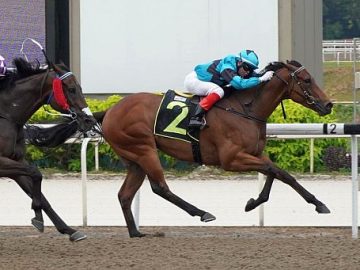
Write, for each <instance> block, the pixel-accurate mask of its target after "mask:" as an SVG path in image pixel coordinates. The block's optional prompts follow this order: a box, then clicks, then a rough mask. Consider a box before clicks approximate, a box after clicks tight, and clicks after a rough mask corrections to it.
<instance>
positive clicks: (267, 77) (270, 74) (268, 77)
mask: <svg viewBox="0 0 360 270" xmlns="http://www.w3.org/2000/svg"><path fill="white" fill-rule="evenodd" d="M273 75H274V71H267V72H265V74H264V75H262V76H261V77H259V81H260V82H266V81H270V80H271V78H272V77H273Z"/></svg>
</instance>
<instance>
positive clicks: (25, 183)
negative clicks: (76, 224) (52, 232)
mask: <svg viewBox="0 0 360 270" xmlns="http://www.w3.org/2000/svg"><path fill="white" fill-rule="evenodd" d="M14 180H15V181H16V183H17V184H18V185H19V186H20V187H21V189H22V190H23V191H24V192H25V193H26V194H27V195H28V196H29V197H30V198H32V182H31V179H30V178H29V177H26V176H19V177H16V178H15V179H14ZM41 204H42V206H43V210H44V212H45V213H46V214H47V216H48V217H49V218H50V220H51V221H52V222H53V224H54V225H55V227H56V229H57V230H58V231H59V232H60V233H61V234H67V235H69V239H70V241H80V240H83V239H85V238H86V235H85V234H84V233H82V232H80V231H76V230H74V229H72V228H71V227H69V226H68V225H66V223H65V222H64V221H63V220H62V219H61V218H60V217H59V215H58V214H57V213H56V212H55V210H54V209H53V208H52V207H51V205H50V203H49V202H48V201H47V199H46V198H45V196H44V195H42V196H41Z"/></svg>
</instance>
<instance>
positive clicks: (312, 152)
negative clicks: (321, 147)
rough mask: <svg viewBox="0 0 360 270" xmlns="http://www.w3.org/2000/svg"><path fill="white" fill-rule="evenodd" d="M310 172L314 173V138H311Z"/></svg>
mask: <svg viewBox="0 0 360 270" xmlns="http://www.w3.org/2000/svg"><path fill="white" fill-rule="evenodd" d="M310 173H314V138H311V139H310Z"/></svg>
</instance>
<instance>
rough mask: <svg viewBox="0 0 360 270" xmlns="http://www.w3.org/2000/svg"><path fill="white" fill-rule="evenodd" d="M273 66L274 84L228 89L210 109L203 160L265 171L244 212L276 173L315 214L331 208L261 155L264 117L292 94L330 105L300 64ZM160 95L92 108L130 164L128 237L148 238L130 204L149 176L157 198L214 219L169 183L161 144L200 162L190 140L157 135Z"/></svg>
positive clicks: (323, 110)
mask: <svg viewBox="0 0 360 270" xmlns="http://www.w3.org/2000/svg"><path fill="white" fill-rule="evenodd" d="M269 70H272V71H274V72H275V73H274V76H273V78H272V79H271V80H270V81H268V82H265V83H262V84H260V85H259V86H257V87H254V88H251V89H248V90H240V91H237V90H233V91H231V94H230V95H229V96H228V97H224V98H223V99H222V100H220V101H218V102H217V103H216V104H215V106H214V107H213V109H211V110H210V111H209V112H208V113H207V115H206V119H207V124H208V126H207V128H204V129H203V130H201V131H200V135H199V138H200V152H201V156H202V163H203V164H206V165H214V166H219V167H221V168H222V169H224V170H226V171H234V172H247V171H258V172H260V173H262V174H264V175H266V176H267V178H266V181H265V184H264V187H263V190H262V191H261V193H260V195H259V197H258V198H257V199H253V198H252V199H250V200H249V201H248V202H247V204H246V207H245V211H250V210H252V209H254V208H256V207H257V206H258V205H260V204H262V203H264V202H266V201H267V200H268V199H269V194H270V190H271V186H272V184H273V181H274V179H275V178H276V179H279V180H280V181H282V182H284V183H286V184H288V185H289V186H291V187H292V188H293V189H294V190H295V191H296V192H298V193H299V194H300V195H301V196H302V197H303V198H304V199H305V201H306V202H308V203H311V204H314V205H315V207H316V208H315V209H316V211H317V212H318V213H329V212H330V211H329V209H328V208H327V207H326V205H325V204H323V203H322V202H321V201H319V200H318V199H317V198H316V197H315V196H314V195H312V194H311V193H310V192H308V191H307V190H306V189H305V188H304V187H303V186H301V185H300V184H299V183H298V182H297V181H296V179H295V178H294V177H292V176H291V175H290V174H289V173H287V172H286V171H284V170H282V169H280V168H279V167H277V166H276V165H275V164H274V163H273V162H272V161H271V160H270V159H269V158H268V157H266V156H265V155H263V150H264V148H265V144H266V122H267V119H268V118H269V116H270V115H271V113H272V112H273V111H274V110H275V109H276V107H277V106H278V105H279V104H280V103H281V101H282V100H284V99H291V100H293V101H294V102H297V103H299V104H301V105H303V106H305V107H307V108H309V109H311V110H313V111H315V112H317V113H318V114H320V115H326V114H329V113H331V110H332V106H333V104H332V103H331V102H330V100H329V98H328V97H327V95H326V94H325V93H324V92H323V91H322V90H321V89H320V88H319V86H318V85H317V84H316V82H315V80H314V78H313V77H312V76H311V75H310V74H309V72H308V71H307V70H306V69H305V67H304V66H302V65H301V64H300V63H299V62H297V61H294V60H292V61H287V62H286V63H284V62H273V63H270V64H269V65H268V66H266V67H265V69H264V72H266V71H269ZM161 100H162V96H161V95H157V94H151V93H137V94H132V95H129V96H126V97H124V98H123V99H121V100H120V101H119V102H118V103H117V104H115V105H114V106H112V107H111V108H109V109H108V110H107V111H105V112H102V113H97V114H95V113H94V116H95V118H96V119H97V120H98V121H99V122H102V131H103V136H104V138H105V140H106V141H107V142H108V143H109V144H110V146H111V147H112V149H113V150H114V151H115V152H116V153H117V155H118V156H119V157H120V158H121V160H122V161H123V162H124V163H125V165H126V168H127V175H126V178H125V181H124V183H123V185H122V186H121V188H120V191H119V193H118V198H119V201H120V205H121V208H122V211H123V214H124V217H125V221H126V224H127V227H128V232H129V235H130V237H142V236H145V234H143V233H141V232H140V231H139V230H138V229H137V228H136V225H135V222H134V217H133V213H132V210H131V203H132V200H133V198H134V195H135V193H136V192H137V190H138V189H139V188H140V186H141V185H142V183H143V181H144V179H145V177H146V176H147V177H148V179H149V181H150V185H151V188H152V190H153V192H154V193H156V194H157V195H159V196H161V197H162V198H164V199H166V200H168V201H169V202H171V203H173V204H175V205H176V206H178V207H180V208H181V209H183V210H184V211H186V212H187V213H188V214H190V215H191V216H198V217H200V220H201V221H203V222H208V221H212V220H214V219H215V217H214V216H213V215H212V214H210V213H208V212H206V211H204V210H201V209H198V208H197V207H195V206H193V205H191V204H190V203H188V202H186V201H184V200H183V199H181V198H180V197H178V196H177V195H175V194H174V193H173V192H172V191H171V190H170V189H169V187H168V185H167V184H166V182H165V178H164V173H163V169H162V167H161V164H160V160H159V157H158V149H159V150H161V151H163V152H164V153H166V154H168V155H170V156H172V157H175V158H177V159H179V160H184V161H189V162H195V159H194V156H193V152H192V146H191V144H190V143H188V142H185V141H182V140H174V139H171V138H167V137H163V136H158V135H154V123H155V119H156V115H157V111H158V108H159V105H160V103H161Z"/></svg>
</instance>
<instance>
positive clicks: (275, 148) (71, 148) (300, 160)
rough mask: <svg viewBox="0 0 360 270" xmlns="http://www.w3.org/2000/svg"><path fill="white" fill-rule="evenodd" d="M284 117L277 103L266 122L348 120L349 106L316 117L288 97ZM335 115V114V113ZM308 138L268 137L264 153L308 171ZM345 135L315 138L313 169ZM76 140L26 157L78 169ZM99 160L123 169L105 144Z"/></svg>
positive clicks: (42, 116)
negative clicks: (327, 151) (285, 116)
mask: <svg viewBox="0 0 360 270" xmlns="http://www.w3.org/2000/svg"><path fill="white" fill-rule="evenodd" d="M120 99H121V97H120V96H117V95H114V96H110V97H109V98H107V99H106V100H95V99H87V102H88V104H89V107H90V109H91V111H92V112H96V111H103V110H105V109H107V108H109V107H110V106H112V105H113V104H115V103H116V102H118V101H119V100H120ZM285 109H286V114H287V117H288V119H286V120H284V119H283V116H282V111H281V107H280V106H279V107H278V108H277V109H276V110H275V112H274V113H273V114H272V116H271V118H270V121H269V122H270V123H334V122H349V121H347V119H348V118H349V117H351V115H352V109H351V107H350V106H338V105H337V106H335V108H334V112H333V113H332V114H331V115H328V116H325V117H320V116H318V114H316V113H315V112H313V111H311V110H309V109H306V108H304V107H302V106H300V105H298V104H296V103H294V102H292V101H285ZM338 116H339V117H338ZM54 119H55V118H54V116H50V115H49V114H46V113H45V111H44V109H43V108H41V109H40V110H39V111H38V112H37V113H36V114H35V115H34V116H33V117H32V118H31V121H30V122H32V123H41V122H47V121H53V120H54ZM309 144H310V141H309V140H268V143H267V147H266V153H267V155H269V157H270V158H271V159H272V160H273V161H274V162H275V163H276V164H277V165H278V166H279V167H281V168H283V169H285V170H289V171H293V172H308V171H309V164H310V152H309V151H310V149H309ZM348 145H349V142H348V140H347V139H316V140H315V147H314V148H315V151H314V163H315V164H314V165H315V169H316V170H317V171H321V170H327V168H325V167H324V162H323V156H324V152H325V151H326V149H327V148H328V147H330V146H331V147H340V148H344V149H347V148H348ZM80 148H81V145H80V144H65V145H64V146H61V147H58V148H56V149H45V148H41V149H40V148H37V147H35V146H32V145H28V146H27V159H28V160H29V161H30V162H31V163H34V164H36V165H37V166H39V167H40V168H56V169H60V170H66V171H80V169H81V167H80ZM88 149H89V150H88V154H87V162H88V163H87V164H88V169H90V170H91V169H93V168H94V163H95V162H94V151H93V150H94V146H93V145H89V148H88ZM160 160H161V162H162V165H163V166H164V167H165V168H166V169H176V170H189V169H192V168H194V167H195V165H193V164H190V163H187V162H182V161H178V160H176V159H174V158H172V157H169V156H167V155H164V154H163V153H160ZM99 162H100V167H101V169H103V170H112V171H118V170H123V169H124V167H123V166H122V163H121V162H120V161H119V160H118V158H117V156H116V155H115V154H114V152H113V151H112V150H111V148H110V147H109V145H108V144H101V145H100V147H99Z"/></svg>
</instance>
